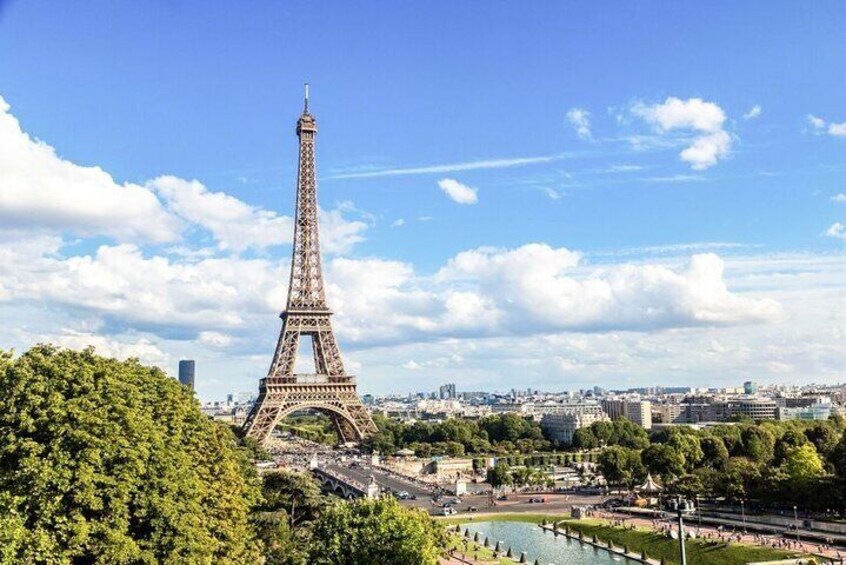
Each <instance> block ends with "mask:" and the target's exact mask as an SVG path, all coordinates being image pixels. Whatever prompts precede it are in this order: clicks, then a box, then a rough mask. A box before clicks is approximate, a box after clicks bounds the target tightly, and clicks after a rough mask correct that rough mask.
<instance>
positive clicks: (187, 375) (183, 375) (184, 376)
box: [179, 359, 194, 390]
mask: <svg viewBox="0 0 846 565" xmlns="http://www.w3.org/2000/svg"><path fill="white" fill-rule="evenodd" d="M179 383H180V384H181V385H184V386H187V387H188V388H190V389H191V390H194V360H193V359H185V360H182V361H180V362H179Z"/></svg>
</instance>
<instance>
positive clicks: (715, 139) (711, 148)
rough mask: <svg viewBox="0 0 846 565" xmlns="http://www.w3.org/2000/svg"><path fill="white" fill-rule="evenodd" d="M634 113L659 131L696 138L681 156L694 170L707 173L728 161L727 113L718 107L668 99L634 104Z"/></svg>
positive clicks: (711, 104) (692, 101)
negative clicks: (681, 132) (685, 132)
mask: <svg viewBox="0 0 846 565" xmlns="http://www.w3.org/2000/svg"><path fill="white" fill-rule="evenodd" d="M632 113H634V115H636V116H638V117H640V118H642V119H643V120H645V121H646V122H647V123H650V124H652V125H653V126H655V127H656V128H657V129H658V131H659V132H670V131H673V130H689V131H693V132H695V133H696V134H697V135H696V137H695V138H694V139H693V142H692V143H691V144H690V145H689V146H688V147H687V148H686V149H684V150H683V151H682V152H681V153H680V155H679V157H680V158H681V159H682V160H683V161H686V162H687V163H690V166H691V168H693V169H694V170H698V171H699V170H704V169H707V168H709V167H712V166H714V165H715V164H717V162H718V161H719V160H721V159H725V158H726V157H728V156H729V154H730V152H731V145H732V138H731V136H730V135H729V134H728V133H727V132H726V131H725V130H724V129H723V125H724V123H725V120H726V115H725V112H723V109H722V108H720V107H719V106H718V105H717V104H715V103H713V102H706V101H704V100H702V99H701V98H688V99H687V100H681V99H679V98H676V97H672V96H671V97H669V98H667V99H666V100H665V101H664V102H663V103H662V104H653V105H649V106H647V105H645V104H642V103H638V104H635V105H634V106H633V107H632Z"/></svg>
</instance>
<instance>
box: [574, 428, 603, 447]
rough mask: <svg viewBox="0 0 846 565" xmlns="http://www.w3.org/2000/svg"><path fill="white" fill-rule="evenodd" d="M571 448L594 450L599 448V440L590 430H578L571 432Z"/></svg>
mask: <svg viewBox="0 0 846 565" xmlns="http://www.w3.org/2000/svg"><path fill="white" fill-rule="evenodd" d="M572 446H573V447H575V448H576V449H596V448H597V447H599V440H598V439H597V437H596V436H595V435H594V433H593V430H592V429H591V428H589V427H588V428H579V429H578V430H576V431H575V432H573V441H572Z"/></svg>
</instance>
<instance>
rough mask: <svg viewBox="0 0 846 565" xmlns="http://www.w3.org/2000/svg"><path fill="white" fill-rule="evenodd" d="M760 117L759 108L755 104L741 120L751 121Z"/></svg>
mask: <svg viewBox="0 0 846 565" xmlns="http://www.w3.org/2000/svg"><path fill="white" fill-rule="evenodd" d="M760 115H761V106H759V105H758V104H755V105H754V106H752V107H751V108H749V111H748V112H746V113H745V114H743V119H744V120H753V119H755V118H757V117H758V116H760Z"/></svg>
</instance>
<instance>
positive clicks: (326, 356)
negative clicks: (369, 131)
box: [244, 86, 377, 443]
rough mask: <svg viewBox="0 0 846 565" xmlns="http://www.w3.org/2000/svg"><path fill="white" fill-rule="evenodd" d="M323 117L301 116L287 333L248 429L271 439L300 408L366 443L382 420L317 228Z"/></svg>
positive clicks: (343, 438)
mask: <svg viewBox="0 0 846 565" xmlns="http://www.w3.org/2000/svg"><path fill="white" fill-rule="evenodd" d="M316 134H317V122H316V121H315V119H314V116H312V115H311V114H309V111H308V86H306V98H305V109H304V111H303V114H302V116H300V119H299V120H298V121H297V137H299V142H300V143H299V146H300V153H299V169H298V174H297V210H296V218H295V224H294V251H293V258H292V260H291V279H290V282H289V285H288V304H287V307H286V308H285V311H284V312H282V315H281V318H282V331H281V332H280V334H279V342H278V344H277V345H276V352H275V353H274V354H273V362H272V363H271V364H270V370H269V371H268V373H267V377H265V378H264V379H262V380H261V383H260V385H259V396H258V399H257V400H256V403H255V404H254V405H253V408H252V410H251V411H250V414H249V416H248V417H247V420H246V422H244V427H245V429H246V432H247V436H249V437H252V438H254V439H256V440H258V441H259V442H260V443H265V442H266V441H267V439H268V438H269V437H270V432H271V431H273V429H274V428H275V427H276V424H277V423H278V422H279V421H280V420H281V419H282V418H284V417H285V416H287V415H288V414H290V413H291V412H293V411H295V410H302V409H305V408H313V409H316V410H319V411H321V412H323V413H325V414H327V415H328V416H329V417H330V418H331V419H332V422H333V424H334V425H335V429H336V430H337V431H338V435H339V437H340V439H341V441H342V442H348V441H353V440H361V439H364V438H365V437H368V436H370V435H372V434H374V433H376V431H377V429H376V424H374V423H373V419H372V418H371V417H370V414H369V413H368V412H367V410H366V409H365V408H364V405H363V404H362V403H361V400H360V399H359V397H358V393H357V392H356V386H355V377H353V376H350V375H347V374H346V371H345V370H344V362H343V360H342V359H341V351H340V349H339V348H338V343H337V341H336V340H335V334H334V333H333V331H332V324H331V322H330V317H331V315H332V312H331V311H330V310H329V307H328V305H327V304H326V295H325V292H324V289H323V267H322V262H321V258H320V238H319V234H318V225H317V214H318V206H317V173H316V170H315V164H314V142H315V136H316ZM302 336H307V337H310V338H311V343H312V351H313V354H314V369H315V372H314V373H313V374H296V373H294V367H295V365H296V362H297V352H298V350H299V344H300V337H302Z"/></svg>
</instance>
